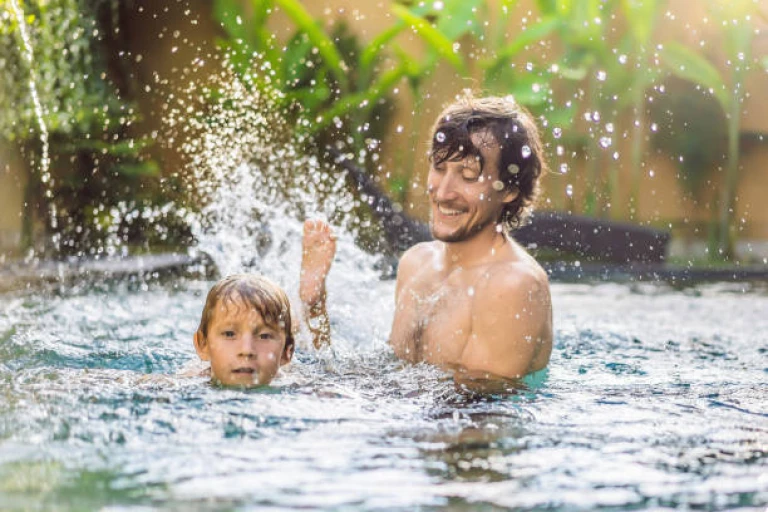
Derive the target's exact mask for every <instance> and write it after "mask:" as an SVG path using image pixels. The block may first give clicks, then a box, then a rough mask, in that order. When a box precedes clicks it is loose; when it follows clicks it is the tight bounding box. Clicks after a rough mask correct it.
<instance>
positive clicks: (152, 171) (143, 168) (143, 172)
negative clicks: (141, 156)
mask: <svg viewBox="0 0 768 512" xmlns="http://www.w3.org/2000/svg"><path fill="white" fill-rule="evenodd" d="M115 170H117V172H119V173H120V174H122V175H124V176H130V177H133V178H141V177H144V176H159V175H160V166H159V165H157V162H155V161H154V160H150V161H148V162H140V163H135V164H117V165H116V166H115Z"/></svg>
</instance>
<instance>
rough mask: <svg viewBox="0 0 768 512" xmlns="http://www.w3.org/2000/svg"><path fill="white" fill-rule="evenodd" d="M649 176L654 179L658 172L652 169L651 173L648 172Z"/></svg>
mask: <svg viewBox="0 0 768 512" xmlns="http://www.w3.org/2000/svg"><path fill="white" fill-rule="evenodd" d="M648 176H650V177H651V178H653V177H654V176H656V171H654V170H653V169H651V170H650V171H648Z"/></svg>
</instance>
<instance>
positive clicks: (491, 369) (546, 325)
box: [461, 268, 552, 379]
mask: <svg viewBox="0 0 768 512" xmlns="http://www.w3.org/2000/svg"><path fill="white" fill-rule="evenodd" d="M502 270H503V272H500V273H499V275H496V276H492V278H491V279H488V281H487V283H486V285H485V286H484V287H483V289H482V290H478V292H477V293H476V297H477V298H476V302H475V304H474V306H473V308H472V309H473V313H472V315H473V316H472V333H471V335H470V339H469V342H468V343H467V346H466V348H465V349H464V353H463V354H462V357H461V364H462V366H463V367H464V368H466V369H467V370H468V371H470V372H473V373H475V374H477V372H481V373H482V372H485V373H488V374H489V375H490V376H493V375H498V376H501V377H505V378H508V379H519V378H522V377H524V376H525V375H526V374H528V373H531V372H532V371H535V370H539V369H541V368H543V367H544V366H546V364H547V362H548V361H549V354H550V352H551V350H552V305H551V301H550V294H549V283H548V282H547V279H546V275H539V274H538V273H536V272H532V271H529V270H527V269H522V270H520V269H513V271H511V272H510V271H509V269H508V268H505V269H502Z"/></svg>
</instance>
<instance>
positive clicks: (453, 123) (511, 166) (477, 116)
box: [429, 93, 546, 232]
mask: <svg viewBox="0 0 768 512" xmlns="http://www.w3.org/2000/svg"><path fill="white" fill-rule="evenodd" d="M484 133H485V134H488V135H490V136H491V137H492V138H493V140H492V141H488V142H489V143H491V142H493V143H496V144H498V146H499V149H500V158H499V180H500V181H501V182H502V183H503V184H504V189H505V190H513V189H517V190H518V191H519V194H518V196H517V197H516V198H515V199H514V200H513V201H511V202H510V203H508V204H506V205H505V206H504V208H503V210H502V212H501V218H500V219H499V222H500V223H501V225H502V227H503V228H504V230H505V231H506V232H509V231H511V230H513V229H515V228H517V227H519V226H520V225H522V224H523V222H524V221H525V220H526V219H527V218H528V216H529V215H530V212H531V210H532V208H533V204H534V203H535V201H536V198H537V197H538V195H539V192H540V188H539V177H540V176H541V173H542V172H544V171H545V170H546V162H545V161H544V155H543V153H542V144H541V137H540V135H539V130H538V128H537V127H536V123H535V121H534V119H533V117H532V116H531V114H530V113H529V112H528V111H527V110H526V109H525V108H523V107H521V106H520V105H518V104H517V103H516V102H515V101H514V100H513V99H512V98H511V97H507V98H501V97H487V98H474V97H473V96H472V95H471V94H470V93H465V95H464V96H463V97H460V98H459V99H457V101H455V102H454V103H452V104H450V105H449V106H448V107H446V108H445V109H444V110H443V111H442V113H441V114H440V116H439V117H438V119H437V122H436V123H435V125H434V127H433V129H432V145H431V148H430V155H429V156H430V160H431V162H432V164H433V165H440V164H442V163H443V162H446V161H449V160H464V159H465V158H468V157H473V158H477V159H478V162H479V163H480V168H481V170H482V169H483V165H484V163H485V162H484V159H483V155H482V153H481V152H480V148H478V147H477V146H475V144H474V143H473V142H472V136H473V135H474V134H481V135H482V134H484Z"/></svg>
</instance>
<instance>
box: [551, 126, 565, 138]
mask: <svg viewBox="0 0 768 512" xmlns="http://www.w3.org/2000/svg"><path fill="white" fill-rule="evenodd" d="M552 136H553V137H554V138H556V139H559V138H560V137H562V136H563V130H562V128H559V127H555V128H553V129H552Z"/></svg>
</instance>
